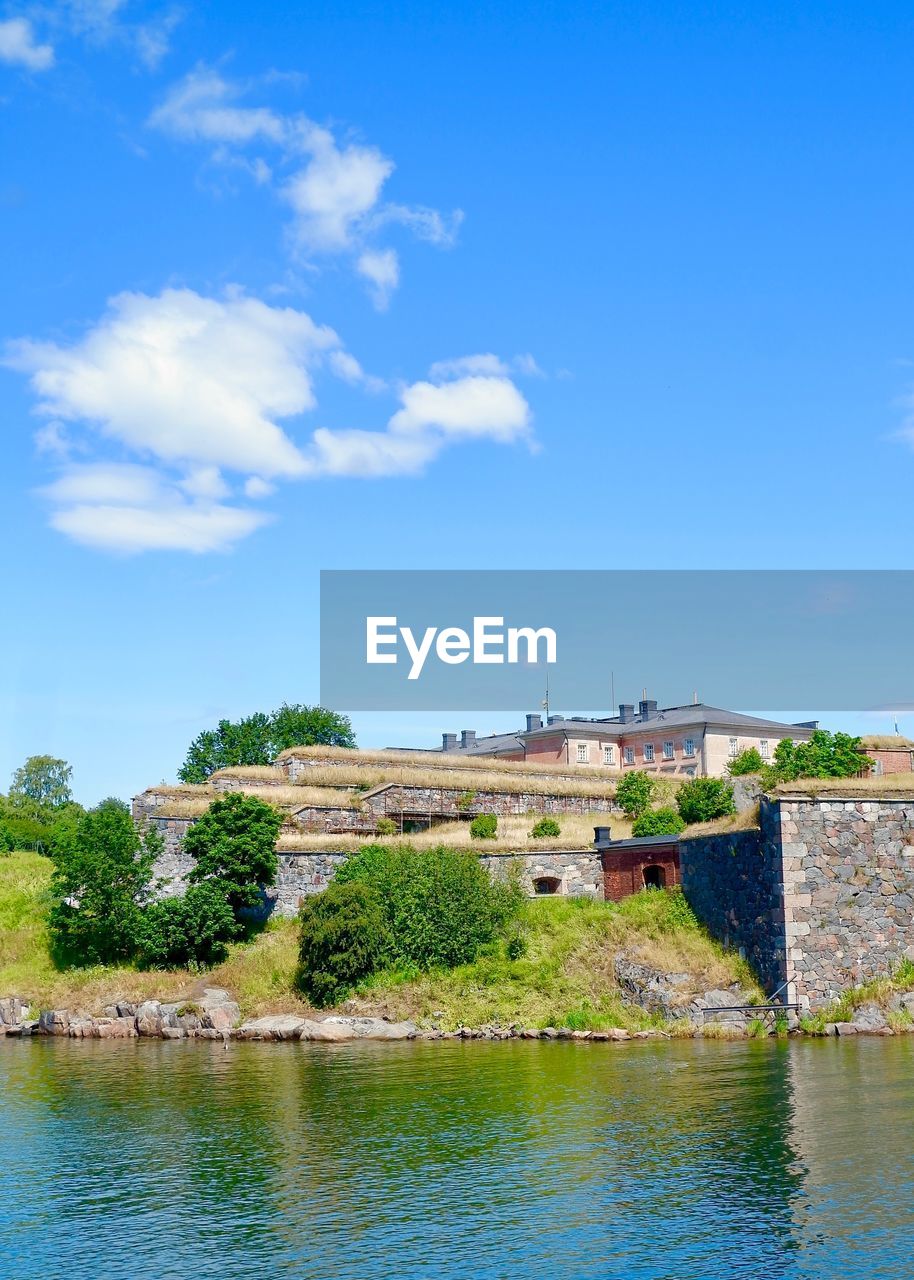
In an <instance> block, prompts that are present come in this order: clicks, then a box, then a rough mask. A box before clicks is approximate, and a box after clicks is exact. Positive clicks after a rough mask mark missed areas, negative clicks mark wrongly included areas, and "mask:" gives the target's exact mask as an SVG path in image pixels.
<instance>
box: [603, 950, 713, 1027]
mask: <svg viewBox="0 0 914 1280" xmlns="http://www.w3.org/2000/svg"><path fill="white" fill-rule="evenodd" d="M613 972H614V973H615V978H616V982H617V983H618V984H619V986H620V987H621V989H622V993H623V995H624V996H625V998H626V999H627V1000H628V1001H629V1002H630V1003H632V1004H636V1005H638V1006H640V1008H642V1009H647V1010H648V1011H649V1012H651V1013H664V1014H671V1013H672V1012H673V1010H676V1011H683V1010H684V1007H685V1006H686V1005H687V1004H688V1003H689V997H690V995H691V994H692V993H691V992H690V991H689V987H690V985H691V979H690V977H689V975H688V974H687V973H664V972H662V971H661V970H659V969H653V968H651V966H650V965H646V964H641V963H640V962H639V961H638V960H634V959H632V957H631V956H629V955H626V954H625V952H620V953H619V954H618V955H617V956H616V958H615V960H614V961H613ZM731 1003H735V1002H734V1001H731Z"/></svg>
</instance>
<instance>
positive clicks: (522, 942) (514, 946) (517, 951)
mask: <svg viewBox="0 0 914 1280" xmlns="http://www.w3.org/2000/svg"><path fill="white" fill-rule="evenodd" d="M526 954H527V939H526V938H525V937H524V935H523V934H522V933H512V934H511V936H510V937H509V938H508V940H507V942H506V943H505V956H506V957H507V958H508V959H509V960H521V959H522V958H523V957H524V956H525V955H526Z"/></svg>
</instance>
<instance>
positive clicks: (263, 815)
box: [184, 791, 282, 918]
mask: <svg viewBox="0 0 914 1280" xmlns="http://www.w3.org/2000/svg"><path fill="white" fill-rule="evenodd" d="M281 825H282V818H281V817H280V815H279V814H278V813H277V812H276V810H275V809H274V808H272V807H271V806H270V805H268V804H264V802H263V801H262V800H258V799H257V797H256V796H246V795H242V794H241V792H239V791H233V792H229V793H228V794H227V795H225V796H222V797H220V799H218V800H214V801H213V803H212V804H211V805H210V807H209V808H208V809H207V811H206V813H204V815H203V817H202V818H200V819H199V820H198V821H197V822H195V823H194V825H193V826H192V827H191V828H190V830H189V831H188V833H187V835H186V836H185V837H184V852H185V853H186V854H187V855H188V856H189V857H191V858H193V859H194V860H195V866H194V867H193V869H192V871H191V873H190V876H189V877H188V879H189V880H190V882H191V884H203V883H204V882H207V881H211V880H213V881H216V882H217V883H218V884H219V886H220V888H221V891H222V893H223V895H224V897H225V899H226V901H227V902H228V904H229V906H230V907H231V908H232V911H233V912H234V913H235V916H236V918H237V917H238V916H239V915H240V913H241V912H243V911H250V910H251V909H252V908H254V907H256V906H257V905H258V903H259V902H260V899H261V893H262V890H263V889H265V888H269V887H270V885H272V884H273V882H274V881H275V879H276V867H277V861H276V837H277V836H278V835H279V828H280V827H281Z"/></svg>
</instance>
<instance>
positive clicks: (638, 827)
mask: <svg viewBox="0 0 914 1280" xmlns="http://www.w3.org/2000/svg"><path fill="white" fill-rule="evenodd" d="M684 826H685V823H684V822H683V820H682V818H680V816H679V814H678V813H677V812H676V810H675V809H648V811H647V813H642V815H641V817H640V818H638V819H637V820H636V822H635V824H634V826H633V827H632V835H633V836H668V835H669V836H675V835H678V834H679V832H680V831H681V830H682V829H683V827H684Z"/></svg>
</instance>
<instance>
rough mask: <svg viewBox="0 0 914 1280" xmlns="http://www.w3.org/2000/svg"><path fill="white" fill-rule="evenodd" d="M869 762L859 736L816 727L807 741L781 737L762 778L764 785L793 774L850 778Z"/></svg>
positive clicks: (784, 780)
mask: <svg viewBox="0 0 914 1280" xmlns="http://www.w3.org/2000/svg"><path fill="white" fill-rule="evenodd" d="M872 764H873V761H872V760H871V759H870V757H869V756H867V755H864V754H863V752H862V751H861V749H860V739H859V738H852V737H851V736H850V734H847V733H829V732H828V730H827V729H816V730H815V732H814V733H813V735H812V737H811V738H810V739H809V741H808V742H794V741H792V739H790V738H783V739H782V740H781V741H780V742H779V743H778V745H777V746H776V747H775V749H774V763H773V764H772V765H769V766H768V767H767V768H766V769H765V770H764V774H763V780H764V782H765V785H766V786H772V785H773V784H774V783H777V782H793V781H794V780H795V779H796V778H852V777H854V775H855V774H858V773H861V772H863V771H865V770H866V769H868V768H871V767H872Z"/></svg>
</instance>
